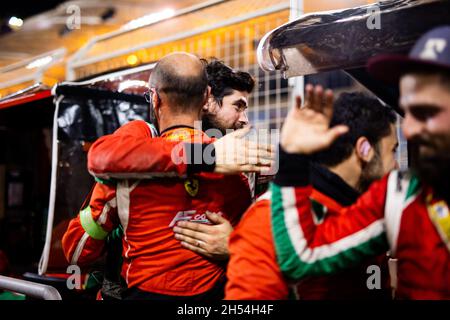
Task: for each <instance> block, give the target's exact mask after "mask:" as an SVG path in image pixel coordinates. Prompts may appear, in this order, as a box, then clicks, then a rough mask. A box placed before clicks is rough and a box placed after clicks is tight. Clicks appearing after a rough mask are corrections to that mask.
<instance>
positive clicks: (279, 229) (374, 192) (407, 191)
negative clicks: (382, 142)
mask: <svg viewBox="0 0 450 320" xmlns="http://www.w3.org/2000/svg"><path fill="white" fill-rule="evenodd" d="M369 72H370V73H371V74H372V75H374V76H375V77H376V78H378V79H381V80H385V81H390V82H392V81H395V80H397V81H399V83H400V106H401V108H402V109H403V110H404V111H405V119H404V121H403V124H402V128H403V132H404V135H405V137H406V138H407V139H408V141H409V142H410V143H411V144H412V145H413V149H414V150H415V151H414V152H413V153H412V156H413V157H414V161H413V166H412V168H411V170H410V171H408V172H399V171H393V172H391V173H390V174H388V175H387V176H386V177H384V178H383V179H382V180H380V181H378V182H376V183H374V184H372V186H371V187H370V189H369V190H368V191H367V192H366V193H365V194H363V195H362V196H361V197H360V198H359V199H358V201H357V202H356V204H355V205H353V206H350V207H347V208H344V209H342V210H337V211H336V214H335V215H334V216H333V217H332V218H328V219H327V218H325V219H324V220H323V221H322V222H321V224H320V225H315V224H314V221H312V219H311V213H310V210H311V204H310V202H309V201H308V197H309V195H310V193H311V188H310V182H309V177H308V173H309V163H310V159H311V156H312V155H313V154H315V153H317V152H319V151H321V150H324V149H326V148H328V147H329V146H330V145H331V144H332V143H333V141H335V140H336V139H337V138H338V137H339V136H341V135H343V134H345V133H346V132H347V131H348V128H347V127H345V126H342V125H338V126H334V127H330V126H329V124H330V119H331V114H332V112H333V107H332V105H331V104H329V103H327V102H326V101H328V100H329V96H330V94H331V93H329V92H327V93H326V94H325V96H324V94H323V92H322V91H320V92H316V97H315V101H317V103H315V104H314V105H310V106H307V107H306V108H304V109H298V108H295V109H293V110H292V111H291V112H290V114H289V115H288V117H287V119H286V122H285V124H284V127H283V131H282V133H281V143H280V146H281V151H280V162H281V164H280V170H279V172H278V174H277V177H276V179H275V183H274V184H273V186H272V198H271V199H272V226H273V230H274V234H275V235H276V236H275V238H276V240H275V242H276V243H277V244H278V245H277V256H278V264H279V265H280V268H281V270H282V272H283V275H284V276H285V277H287V278H289V279H290V280H291V281H299V280H300V279H302V278H304V277H305V276H307V275H317V274H329V273H333V272H337V271H338V270H342V269H345V268H348V267H349V266H351V265H354V264H355V263H358V262H359V261H361V259H363V258H365V257H368V256H372V255H376V254H380V253H382V252H384V251H386V250H390V253H391V254H392V255H393V256H395V257H396V258H397V259H398V267H397V270H398V275H397V279H398V283H397V295H396V297H397V298H399V299H450V285H449V284H450V212H449V208H448V205H449V193H450V190H449V189H448V187H449V180H450V176H449V166H450V162H449V161H448V160H449V154H450V85H449V84H450V27H449V26H444V27H439V28H436V29H433V30H431V31H430V32H428V33H427V34H425V35H424V36H422V37H421V38H420V39H419V40H418V41H417V43H416V44H415V46H414V47H413V49H412V50H411V52H410V54H409V56H408V57H406V56H401V55H387V56H386V55H385V56H380V57H376V58H374V59H373V60H371V61H369Z"/></svg>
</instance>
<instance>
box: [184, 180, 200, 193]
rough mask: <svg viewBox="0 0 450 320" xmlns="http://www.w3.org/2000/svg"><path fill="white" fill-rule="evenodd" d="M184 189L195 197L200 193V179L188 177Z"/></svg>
mask: <svg viewBox="0 0 450 320" xmlns="http://www.w3.org/2000/svg"><path fill="white" fill-rule="evenodd" d="M184 189H186V192H187V193H188V194H189V195H190V196H191V197H195V196H196V195H197V193H198V180H197V179H187V180H185V181H184Z"/></svg>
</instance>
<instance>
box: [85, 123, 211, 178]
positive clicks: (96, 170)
mask: <svg viewBox="0 0 450 320" xmlns="http://www.w3.org/2000/svg"><path fill="white" fill-rule="evenodd" d="M140 129H141V130H140V131H138V130H135V131H133V132H130V130H126V129H124V130H120V129H119V130H118V131H117V132H116V133H114V134H112V135H107V136H104V137H101V138H100V139H98V140H97V141H96V142H95V143H94V144H93V145H92V147H91V148H90V150H89V154H88V170H89V172H90V173H91V174H92V175H93V176H95V177H97V178H101V179H111V178H115V179H128V178H158V177H184V176H186V175H188V174H192V173H197V172H212V171H214V167H215V154H214V146H213V145H209V144H200V143H197V144H194V143H186V142H176V141H168V140H167V139H164V138H158V137H155V138H152V137H151V136H150V134H149V133H147V132H145V131H144V130H142V128H140ZM207 148H208V150H207V151H209V153H208V155H210V156H209V157H207V158H206V157H204V154H205V153H206V152H205V150H206V149H207Z"/></svg>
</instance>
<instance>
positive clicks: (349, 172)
mask: <svg viewBox="0 0 450 320" xmlns="http://www.w3.org/2000/svg"><path fill="white" fill-rule="evenodd" d="M326 168H327V169H328V170H330V171H331V172H333V173H334V174H336V175H338V176H339V177H340V178H341V179H342V180H344V181H345V183H347V184H348V185H349V186H350V187H352V188H353V189H355V190H356V189H357V187H358V182H359V178H360V176H361V166H360V165H359V163H358V162H357V160H356V157H355V156H353V155H352V156H351V157H350V158H348V159H346V160H344V161H343V162H341V163H339V164H338V165H336V166H333V167H326Z"/></svg>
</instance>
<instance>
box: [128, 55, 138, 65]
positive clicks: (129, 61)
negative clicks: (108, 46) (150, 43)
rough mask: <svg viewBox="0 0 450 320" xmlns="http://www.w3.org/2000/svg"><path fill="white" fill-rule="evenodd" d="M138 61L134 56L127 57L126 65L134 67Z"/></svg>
mask: <svg viewBox="0 0 450 320" xmlns="http://www.w3.org/2000/svg"><path fill="white" fill-rule="evenodd" d="M138 60H139V59H138V57H136V55H134V54H132V55H129V56H128V57H127V63H128V64H129V65H131V66H133V65H135V64H136V63H138Z"/></svg>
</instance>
